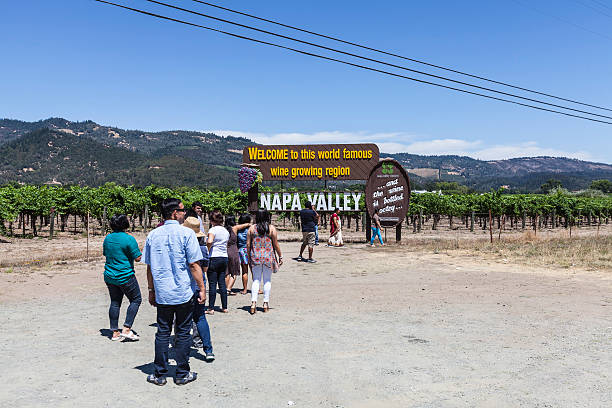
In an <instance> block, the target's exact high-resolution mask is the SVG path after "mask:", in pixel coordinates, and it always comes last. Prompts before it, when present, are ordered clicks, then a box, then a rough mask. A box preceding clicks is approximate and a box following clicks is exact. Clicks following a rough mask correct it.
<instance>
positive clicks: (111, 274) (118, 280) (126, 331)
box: [103, 214, 142, 341]
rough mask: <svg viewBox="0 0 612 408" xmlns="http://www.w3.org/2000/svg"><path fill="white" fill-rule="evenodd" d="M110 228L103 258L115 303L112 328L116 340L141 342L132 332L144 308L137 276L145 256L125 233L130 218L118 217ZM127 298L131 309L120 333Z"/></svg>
mask: <svg viewBox="0 0 612 408" xmlns="http://www.w3.org/2000/svg"><path fill="white" fill-rule="evenodd" d="M110 226H111V228H112V230H113V232H112V233H110V234H108V235H107V236H106V238H104V244H103V249H104V251H103V254H104V256H105V257H106V263H105V264H104V282H106V286H107V287H108V293H109V295H110V299H111V303H110V307H109V309H108V317H109V319H110V326H111V327H110V328H111V330H112V331H113V337H112V340H113V341H115V340H120V339H129V340H133V341H137V340H138V339H139V337H138V335H137V334H136V333H134V332H133V331H132V325H133V324H134V319H135V318H136V313H138V309H139V308H140V303H141V302H142V296H141V295H140V286H139V285H138V281H137V280H136V275H135V273H134V261H136V262H138V261H140V257H141V255H142V254H141V252H140V249H139V248H138V243H137V242H136V239H134V237H133V236H131V235H129V234H127V233H126V232H125V230H126V229H128V227H129V226H130V222H129V220H128V218H127V216H125V215H124V214H121V215H115V216H114V217H113V218H111V220H110ZM124 295H125V296H126V297H127V298H128V300H129V301H130V305H129V306H128V309H127V314H126V316H125V323H123V329H122V330H121V332H119V309H120V308H121V301H122V300H123V296H124Z"/></svg>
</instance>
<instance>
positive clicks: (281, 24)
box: [192, 0, 612, 111]
mask: <svg viewBox="0 0 612 408" xmlns="http://www.w3.org/2000/svg"><path fill="white" fill-rule="evenodd" d="M192 1H194V2H196V3H200V4H204V5H207V6H210V7H215V8H218V9H221V10H225V11H229V12H231V13H235V14H240V15H242V16H246V17H250V18H254V19H256V20H260V21H265V22H267V23H271V24H276V25H278V26H281V27H285V28H290V29H292V30H297V31H301V32H303V33H307V34H312V35H315V36H318V37H322V38H326V39H328V40H333V41H338V42H340V43H343V44H348V45H352V46H354V47H359V48H363V49H366V50H369V51H375V52H378V53H381V54H385V55H389V56H392V57H396V58H401V59H404V60H407V61H412V62H416V63H417V64H422V65H427V66H429V67H433V68H438V69H442V70H445V71H449V72H453V73H455V74H460V75H465V76H468V77H471V78H476V79H480V80H482V81H487V82H491V83H494V84H498V85H503V86H507V87H510V88H514V89H519V90H521V91H525V92H531V93H534V94H538V95H542V96H547V97H549V98H554V99H559V100H562V101H565V102H571V103H576V104H578V105H584V106H589V107H591V108H597V109H602V110H607V111H612V109H610V108H605V107H603V106H598V105H591V104H588V103H584V102H579V101H576V100H574V99H568V98H562V97H560V96H555V95H551V94H548V93H544V92H540V91H535V90H533V89H529V88H524V87H520V86H517V85H512V84H509V83H507V82H502V81H496V80H493V79H489V78H485V77H483V76H479V75H474V74H469V73H467V72H463V71H459V70H456V69H453V68H448V67H444V66H441V65H436V64H432V63H429V62H426V61H423V60H418V59H414V58H409V57H405V56H403V55H399V54H395V53H392V52H388V51H383V50H380V49H377V48H372V47H368V46H365V45H362V44H358V43H354V42H351V41H347V40H343V39H340V38H337V37H332V36H329V35H325V34H320V33H317V32H314V31H310V30H306V29H304V28H299V27H295V26H291V25H288V24H283V23H280V22H278V21H275V20H270V19H267V18H263V17H258V16H255V15H252V14H248V13H244V12H242V11H238V10H233V9H231V8H227V7H223V6H219V5H217V4H214V3H209V2H207V1H201V0H192ZM563 21H564V20H563ZM564 22H567V21H564ZM570 24H572V25H575V24H573V23H570ZM578 28H581V29H584V28H583V27H580V26H578ZM587 31H590V32H592V33H595V34H598V35H603V34H599V33H597V32H594V31H591V30H588V29H587ZM605 37H607V36H605ZM607 38H610V37H607Z"/></svg>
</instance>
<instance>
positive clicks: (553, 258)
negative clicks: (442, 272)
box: [410, 233, 612, 272]
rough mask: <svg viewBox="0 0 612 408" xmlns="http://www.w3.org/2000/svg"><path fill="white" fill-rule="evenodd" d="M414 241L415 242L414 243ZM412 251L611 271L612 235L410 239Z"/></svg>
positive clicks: (529, 235) (528, 234) (530, 234)
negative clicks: (414, 240)
mask: <svg viewBox="0 0 612 408" xmlns="http://www.w3.org/2000/svg"><path fill="white" fill-rule="evenodd" d="M415 244H416V245H415ZM410 250H411V251H422V250H429V251H433V252H434V253H441V252H445V253H448V254H449V255H461V254H464V255H472V256H485V257H487V258H490V259H491V258H493V259H495V260H498V261H501V262H504V263H521V264H535V265H542V266H556V267H562V268H571V267H578V268H586V269H590V270H608V271H610V272H612V235H600V236H586V237H572V238H569V237H567V238H566V237H561V238H560V237H555V238H539V237H535V236H534V235H533V234H532V233H525V234H523V235H522V236H519V237H511V238H508V237H504V238H503V239H502V240H497V237H496V238H495V239H494V240H493V243H490V242H489V241H488V240H459V239H458V240H448V239H436V240H426V241H420V242H418V243H415V242H412V243H411V245H410Z"/></svg>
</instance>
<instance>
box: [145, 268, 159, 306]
mask: <svg viewBox="0 0 612 408" xmlns="http://www.w3.org/2000/svg"><path fill="white" fill-rule="evenodd" d="M147 286H148V287H149V303H150V304H151V306H156V305H157V303H155V284H154V283H153V274H152V273H151V266H150V265H147Z"/></svg>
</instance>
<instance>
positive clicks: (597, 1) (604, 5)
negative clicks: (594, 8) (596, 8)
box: [591, 0, 612, 11]
mask: <svg viewBox="0 0 612 408" xmlns="http://www.w3.org/2000/svg"><path fill="white" fill-rule="evenodd" d="M591 1H592V2H593V3H595V4H599V5H600V6H601V7H604V8H607V9H608V10H610V11H612V7H610V6H609V5H607V4H606V3H604V2H602V1H599V0H591Z"/></svg>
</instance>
